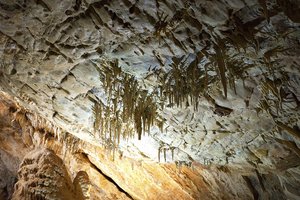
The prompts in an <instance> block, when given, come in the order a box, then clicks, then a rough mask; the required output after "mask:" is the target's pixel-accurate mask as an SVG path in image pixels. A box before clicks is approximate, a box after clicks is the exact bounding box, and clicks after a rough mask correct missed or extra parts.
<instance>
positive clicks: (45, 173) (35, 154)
mask: <svg viewBox="0 0 300 200" xmlns="http://www.w3.org/2000/svg"><path fill="white" fill-rule="evenodd" d="M84 179H87V181H84ZM80 183H82V184H88V177H87V176H83V175H81V173H80V174H79V176H76V178H75V186H74V185H73V183H72V181H71V178H70V176H69V174H68V171H67V169H66V168H65V166H64V163H63V161H62V160H61V159H60V158H59V157H58V156H57V155H55V153H54V152H53V151H51V150H47V149H35V150H34V151H31V152H29V153H28V154H27V155H26V156H25V158H24V160H23V162H22V163H21V165H20V169H19V171H18V182H17V183H16V184H15V188H14V189H15V191H14V194H13V196H12V199H15V200H19V199H25V200H26V199H33V200H34V199H49V200H50V199H78V200H83V199H84V196H83V193H82V187H83V188H86V187H88V186H85V185H83V186H82V187H81V185H80ZM75 189H76V190H75Z"/></svg>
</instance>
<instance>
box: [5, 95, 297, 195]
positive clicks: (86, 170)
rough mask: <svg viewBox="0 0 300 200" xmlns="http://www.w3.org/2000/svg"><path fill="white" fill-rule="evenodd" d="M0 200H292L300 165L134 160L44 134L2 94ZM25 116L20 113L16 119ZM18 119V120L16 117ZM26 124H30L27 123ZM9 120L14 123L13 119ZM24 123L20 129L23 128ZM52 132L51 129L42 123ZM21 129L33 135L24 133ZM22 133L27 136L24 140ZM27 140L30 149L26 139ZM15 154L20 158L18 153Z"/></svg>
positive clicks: (37, 121)
mask: <svg viewBox="0 0 300 200" xmlns="http://www.w3.org/2000/svg"><path fill="white" fill-rule="evenodd" d="M0 106H1V109H0V111H1V112H0V113H1V116H0V120H1V122H2V123H1V124H2V128H1V132H0V139H1V140H0V141H5V145H4V143H1V146H0V150H1V152H5V153H6V155H4V154H1V161H2V162H0V164H1V171H0V173H1V180H0V186H1V188H0V194H1V198H2V199H11V198H12V199H95V200H96V199H111V200H114V199H174V198H177V199H257V198H262V199H286V198H288V199H297V197H298V196H299V191H298V189H297V188H298V187H297V186H298V185H299V178H298V174H299V167H294V168H290V169H288V170H282V169H278V170H277V171H275V172H276V173H274V171H273V172H264V173H261V172H259V171H257V170H252V169H250V168H243V169H237V168H231V167H227V166H216V165H214V164H210V165H202V164H199V163H197V162H193V163H191V164H190V166H186V165H184V164H182V165H177V166H176V165H175V164H172V163H165V164H163V163H155V162H153V161H151V160H146V159H144V160H142V159H140V160H135V159H131V158H127V157H124V156H122V155H120V154H119V153H117V156H115V159H114V160H113V159H112V158H113V157H112V155H111V153H110V152H107V150H105V149H103V148H100V147H97V146H95V145H92V144H89V143H87V142H84V141H82V140H78V138H75V137H74V136H72V135H71V134H68V133H66V135H65V136H64V137H63V138H59V137H58V135H54V134H53V132H49V130H47V127H44V128H42V126H41V125H42V124H45V122H43V119H41V118H38V117H33V116H32V114H30V113H25V112H23V111H22V110H19V109H18V107H16V105H15V104H14V103H13V101H12V100H11V99H9V98H8V96H7V95H4V96H3V94H1V101H0ZM22 112H23V114H21V113H22ZM16 116H18V117H16ZM30 119H32V121H30ZM12 120H13V123H11V121H12ZM21 124H23V125H26V126H22V125H21ZM48 127H50V124H48ZM27 130H32V131H31V132H30V133H29V134H28V133H26V131H27ZM25 135H27V137H24V136H25ZM28 140H30V141H32V142H31V143H30V145H29V144H26V143H28V142H27V141H28ZM19 151H20V152H19Z"/></svg>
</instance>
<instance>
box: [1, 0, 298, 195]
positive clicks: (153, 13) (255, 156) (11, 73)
mask: <svg viewBox="0 0 300 200" xmlns="http://www.w3.org/2000/svg"><path fill="white" fill-rule="evenodd" d="M299 10H300V2H299V0H286V1H284V0H266V1H264V0H250V1H244V0H226V1H225V0H212V1H181V0H176V1H171V0H163V1H160V0H159V1H154V0H140V1H131V0H122V1H117V0H113V1H105V0H102V1H96V0H85V1H81V0H79V1H77V0H76V1H75V0H74V1H72V0H66V1H50V0H42V1H33V0H29V1H22V0H20V1H19V0H18V1H17V0H14V1H8V0H2V1H1V2H0V49H1V51H0V56H1V62H0V89H1V90H3V91H5V92H7V93H9V94H10V95H12V96H13V97H15V98H16V101H17V102H18V103H19V104H20V105H22V106H23V107H24V108H26V109H27V111H30V112H28V113H30V114H28V116H27V115H26V116H27V118H29V119H30V121H31V123H33V124H34V123H36V124H35V127H39V128H42V129H45V130H46V132H47V131H48V132H52V133H54V135H55V136H56V137H58V138H59V141H60V142H61V141H64V144H65V147H64V145H63V148H64V149H68V147H70V146H68V145H70V144H68V142H67V141H65V139H66V138H68V136H67V134H65V132H69V133H71V134H72V135H74V136H76V137H77V138H79V139H81V140H82V141H83V142H87V143H89V144H91V145H93V146H95V148H100V149H101V146H102V145H103V144H106V143H108V144H109V145H110V144H111V143H112V142H111V141H108V139H107V138H105V137H106V134H107V135H108V133H106V134H105V137H104V136H103V135H100V136H99V134H98V132H97V131H95V130H94V125H95V122H96V116H95V115H94V113H93V106H95V102H96V103H99V104H101V105H102V104H103V107H106V108H108V107H109V106H108V105H109V101H113V100H114V99H117V97H116V94H117V93H122V91H123V90H122V88H123V87H124V84H125V83H128V82H129V81H128V79H127V81H126V80H125V79H126V78H125V77H127V78H128V77H132V78H133V79H131V81H132V80H136V81H137V84H138V88H139V91H140V92H141V93H143V91H145V92H146V93H147V94H148V95H149V96H151V98H153V100H154V102H156V106H157V108H158V109H157V110H156V112H155V113H156V114H157V115H156V117H157V118H158V120H161V121H164V127H163V130H161V129H160V128H159V126H158V125H155V124H153V126H151V127H150V133H149V134H147V133H146V135H145V136H142V138H141V140H138V139H137V135H136V134H134V137H133V138H127V137H125V138H122V137H121V141H120V143H119V144H118V145H117V146H116V145H115V144H114V145H111V146H112V147H109V148H108V150H109V149H112V148H113V149H114V148H117V150H118V151H117V152H116V155H117V156H118V155H122V156H124V157H126V158H129V157H131V158H134V160H136V161H142V162H157V161H160V162H167V163H176V164H177V165H186V166H190V165H191V164H192V163H194V162H196V163H202V164H205V165H210V164H216V165H222V166H227V167H233V168H235V169H247V170H250V171H251V170H258V172H259V173H263V174H268V173H270V172H273V171H279V172H284V173H287V174H288V171H289V170H292V169H293V168H294V167H297V166H299V164H300V159H299V156H300V151H299V145H300V144H299V137H300V136H299V135H300V132H299V127H300V124H299V122H300V119H299V118H300V116H299V105H300V104H299V102H300V89H299V88H300V71H299V69H300V67H299V66H300V60H299V53H300V52H299V49H300V48H299V42H300V41H299V38H300V37H299V35H300V29H299V22H300V17H299V14H298V13H299ZM114 65H116V66H118V67H120V69H118V70H117V71H113V69H116V68H113V67H112V66H114ZM193 66H196V67H193ZM119 70H120V71H119ZM176 70H177V71H176ZM116 74H118V76H114V75H116ZM195 77H196V78H195ZM114 82H117V83H118V84H116V85H113V84H112V83H114ZM108 83H109V84H112V85H113V87H112V88H111V92H109V87H108ZM168 84H169V85H168ZM167 86H168V87H167ZM107 88H108V89H107ZM120 88H121V89H120ZM124 91H125V90H124ZM109 93H112V94H113V95H110V94H109ZM160 93H161V95H160ZM122 95H123V96H125V95H124V94H121V96H122ZM169 97H170V98H169ZM117 100H119V99H117ZM178 101H179V103H178ZM195 102H197V103H196V104H195ZM116 105H117V106H115V107H117V110H122V105H124V102H117V103H116ZM162 105H163V106H162ZM195 106H197V109H195ZM22 112H24V111H22ZM22 112H15V115H16V118H18V116H19V117H20V119H22V116H23V114H24V113H22ZM132 112H133V111H132ZM116 113H117V112H115V113H113V114H112V115H116ZM144 113H146V112H144ZM104 115H105V117H106V118H107V120H108V121H113V120H110V119H111V113H109V114H107V112H106V113H104ZM107 116H109V117H107ZM117 116H118V115H117ZM37 117H43V118H44V120H42V121H37V120H35V118H37ZM10 121H11V120H10ZM18 121H20V124H21V126H22V127H23V129H26V130H22V131H23V134H22V140H23V141H24V145H25V146H28V147H30V146H31V147H33V146H34V145H39V144H43V143H44V137H42V136H41V135H39V134H38V132H39V131H35V130H33V129H32V128H30V126H27V125H28V124H27V125H26V123H28V122H26V120H18ZM40 122H41V123H40ZM24 123H25V124H24ZM133 126H134V125H133V123H131V121H130V122H126V121H122V127H123V128H124V127H125V128H128V127H129V128H131V127H133ZM57 127H59V128H57ZM39 128H37V129H39ZM100 131H101V130H100ZM121 132H122V133H123V132H125V131H124V129H123V130H121ZM7 133H10V132H9V131H8V132H7ZM118 134H119V135H120V134H121V133H120V132H119V133H118ZM9 138H12V139H13V140H16V138H17V136H14V137H11V136H9V137H8V136H7V137H6V136H5V137H4V139H5V140H9ZM19 139H20V138H19ZM1 144H2V143H1ZM18 144H19V143H18ZM3 145H4V143H3ZM60 145H62V144H60ZM109 145H106V146H109ZM11 151H12V152H11V154H12V155H13V154H15V152H13V151H14V150H11ZM64 151H66V150H64ZM108 154H109V153H108ZM1 155H2V154H1ZM3 155H6V154H5V153H4V154H3ZM22 156H23V155H22ZM87 157H90V158H89V159H91V160H93V161H94V162H95V163H94V164H95V165H96V164H97V165H100V164H99V158H98V156H96V153H95V152H92V153H90V154H88V156H87ZM10 160H11V161H12V160H14V162H20V158H18V159H16V158H11V157H10ZM107 165H108V166H109V165H110V164H109V163H107ZM101 166H102V168H103V169H101V170H102V171H106V172H105V173H112V172H108V170H104V169H106V168H107V166H106V167H105V165H103V164H102V165H101ZM98 167H99V166H98ZM3 169H6V168H3ZM292 171H293V170H292ZM12 174H15V172H14V173H12ZM113 174H114V173H113ZM14 176H15V175H11V177H14ZM116 176H117V175H116ZM269 178H270V180H271V179H272V180H274V182H276V180H277V179H276V178H274V177H272V175H270V177H269ZM113 179H115V178H113ZM246 179H247V178H246ZM275 179H276V180H275ZM249 180H250V182H251V181H252V182H253V181H254V179H253V180H252V178H251V177H250V178H249ZM249 180H248V179H247V180H245V181H246V182H248V183H249ZM296 180H297V179H296ZM292 188H293V186H291V187H290V190H291V191H294V189H292ZM126 190H129V191H135V189H130V188H129V187H128V188H127V189H126ZM282 192H283V191H282ZM284 193H285V194H286V195H288V194H289V193H288V192H286V191H284ZM293 194H294V192H292V194H291V197H290V198H293V197H292V196H293ZM106 195H107V196H109V198H111V196H110V194H106ZM140 195H141V196H140V197H139V198H143V197H145V196H143V194H140ZM125 198H126V197H125Z"/></svg>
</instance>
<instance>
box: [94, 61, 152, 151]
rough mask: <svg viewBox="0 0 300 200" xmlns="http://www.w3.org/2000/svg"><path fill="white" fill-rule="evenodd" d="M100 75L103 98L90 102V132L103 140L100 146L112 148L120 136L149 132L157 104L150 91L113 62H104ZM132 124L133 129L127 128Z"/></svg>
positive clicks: (132, 135)
mask: <svg viewBox="0 0 300 200" xmlns="http://www.w3.org/2000/svg"><path fill="white" fill-rule="evenodd" d="M101 67H102V70H99V71H102V72H103V73H101V76H100V77H101V78H100V80H101V81H102V84H103V87H104V90H105V92H106V94H107V101H106V102H102V101H100V100H99V101H97V102H95V104H94V106H93V114H94V134H95V135H96V134H97V133H98V134H99V138H100V139H101V140H102V141H104V142H103V144H104V147H106V148H107V149H110V150H111V151H112V153H113V156H114V151H115V150H116V149H117V147H118V144H119V142H120V140H121V136H122V138H123V139H125V140H126V139H128V138H131V137H134V136H135V135H137V137H138V139H141V137H142V135H144V134H145V133H146V132H148V133H149V131H150V128H151V126H152V125H154V124H155V122H156V119H157V118H158V117H157V105H156V103H155V101H154V100H153V97H152V95H151V94H148V93H147V91H143V90H141V89H140V88H139V85H138V81H137V80H136V79H135V78H134V77H133V76H131V75H129V74H126V73H123V72H122V71H121V68H120V67H119V66H118V63H117V62H108V63H104V64H103V65H102V66H101ZM131 124H134V129H133V128H131Z"/></svg>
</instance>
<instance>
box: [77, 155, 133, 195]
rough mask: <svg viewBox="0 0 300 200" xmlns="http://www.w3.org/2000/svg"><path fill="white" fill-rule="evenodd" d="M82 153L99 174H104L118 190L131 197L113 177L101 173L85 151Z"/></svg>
mask: <svg viewBox="0 0 300 200" xmlns="http://www.w3.org/2000/svg"><path fill="white" fill-rule="evenodd" d="M82 155H83V156H84V157H85V158H86V159H87V160H88V161H89V162H90V164H91V166H92V167H93V168H94V169H96V170H97V171H98V172H99V174H101V175H102V176H104V177H105V178H106V179H107V180H108V181H110V182H111V183H113V184H114V185H115V186H116V187H117V188H118V190H119V191H120V192H122V193H124V194H125V195H126V196H127V197H128V198H130V199H133V198H132V196H131V195H130V194H128V192H126V191H125V190H124V189H123V188H122V187H120V186H119V185H118V183H116V182H115V181H114V179H112V178H111V177H109V176H108V175H106V174H105V173H103V172H102V171H101V170H100V169H99V168H98V167H97V166H96V165H95V164H94V163H93V162H91V161H90V159H89V157H88V155H87V154H86V153H82Z"/></svg>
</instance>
